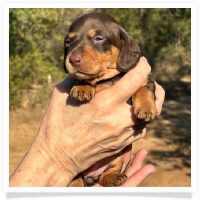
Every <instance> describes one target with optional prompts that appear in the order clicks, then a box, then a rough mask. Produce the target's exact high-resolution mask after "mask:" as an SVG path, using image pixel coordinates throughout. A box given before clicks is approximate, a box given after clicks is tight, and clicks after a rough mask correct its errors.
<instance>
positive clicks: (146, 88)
mask: <svg viewBox="0 0 200 200" xmlns="http://www.w3.org/2000/svg"><path fill="white" fill-rule="evenodd" d="M140 57H141V52H140V48H139V46H138V45H137V44H136V42H135V41H134V39H133V38H132V37H131V36H130V35H129V34H128V33H127V32H126V31H125V30H124V29H123V28H122V27H121V26H120V25H119V24H118V23H117V22H116V21H115V20H114V19H113V18H112V17H110V16H108V15H105V14H101V13H90V14H86V15H83V16H81V17H79V18H78V19H76V20H75V21H74V22H73V23H72V24H71V26H70V27H69V33H68V34H67V36H66V37H65V55H64V64H65V70H66V71H67V73H69V75H70V76H72V77H73V78H75V79H76V80H77V81H76V83H75V84H74V86H73V87H72V89H71V92H70V96H71V97H72V98H74V99H77V100H79V101H88V100H90V99H92V98H93V97H94V96H95V93H97V92H99V91H101V90H103V89H105V88H107V87H110V86H112V85H113V84H114V83H115V82H116V81H118V80H119V79H120V78H121V77H122V76H123V75H124V73H126V72H128V71H129V70H131V69H132V68H134V67H135V65H136V64H137V62H138V60H139V59H140ZM132 105H133V112H134V114H135V115H136V116H137V118H139V119H141V120H143V121H145V122H149V121H151V120H153V119H155V118H156V117H157V110H156V107H155V84H154V78H153V76H152V74H149V76H148V77H147V79H146V80H145V82H144V83H143V85H142V86H141V88H140V89H139V90H138V91H137V92H136V93H135V94H134V95H133V96H132ZM110 161H112V162H110ZM122 165H123V156H122V155H121V154H119V155H116V157H112V158H110V159H104V160H102V161H100V162H99V163H97V164H96V165H94V166H92V167H91V168H90V169H89V171H91V170H93V172H94V173H92V174H93V175H91V173H87V171H88V170H86V171H85V172H83V173H82V174H79V175H78V176H77V177H76V178H75V179H74V180H73V181H72V182H71V184H70V186H77V187H81V186H90V185H92V184H93V183H95V182H98V183H99V184H100V185H102V186H118V185H120V184H122V183H123V182H124V181H125V180H126V175H125V174H124V173H123V172H121V168H122ZM88 174H90V176H87V175H88Z"/></svg>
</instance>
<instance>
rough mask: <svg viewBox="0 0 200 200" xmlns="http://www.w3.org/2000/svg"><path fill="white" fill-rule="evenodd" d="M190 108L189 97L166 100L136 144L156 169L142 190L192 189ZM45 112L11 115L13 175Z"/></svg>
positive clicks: (135, 148) (35, 111)
mask: <svg viewBox="0 0 200 200" xmlns="http://www.w3.org/2000/svg"><path fill="white" fill-rule="evenodd" d="M190 108H191V106H190V97H188V98H184V99H179V100H178V101H177V100H176V101H174V100H166V101H165V103H164V105H163V111H162V115H161V116H160V117H159V118H158V120H157V121H155V122H153V123H152V124H150V125H148V129H147V135H146V137H145V138H143V139H140V140H139V141H137V142H136V143H134V146H133V151H134V152H136V151H137V150H138V149H140V148H146V149H148V151H149V153H148V157H147V159H146V163H151V164H154V165H155V167H156V173H154V174H153V175H151V176H149V177H148V178H147V179H146V180H145V181H144V182H143V183H142V184H141V185H140V186H141V187H148V186H149V187H159V186H160V187H190V186H191V168H190V167H191V162H190V161H191V160H190V156H191V153H190V141H191V138H190V137H191V111H190ZM44 113H45V109H44V110H41V109H38V108H37V109H27V108H26V109H24V108H20V109H17V110H15V111H12V112H10V175H11V174H12V172H13V171H14V169H15V168H16V166H17V165H18V164H19V162H20V160H21V159H22V158H23V156H24V154H25V153H26V151H27V150H28V148H29V146H30V144H31V143H32V141H33V139H34V137H35V134H36V133H37V131H38V127H39V125H40V122H41V120H42V117H43V115H44Z"/></svg>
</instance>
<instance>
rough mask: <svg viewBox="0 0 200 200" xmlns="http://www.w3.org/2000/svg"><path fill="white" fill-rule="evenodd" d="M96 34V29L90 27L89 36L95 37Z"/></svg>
mask: <svg viewBox="0 0 200 200" xmlns="http://www.w3.org/2000/svg"><path fill="white" fill-rule="evenodd" d="M95 34H96V30H95V29H90V30H89V31H88V36H89V37H94V36H95Z"/></svg>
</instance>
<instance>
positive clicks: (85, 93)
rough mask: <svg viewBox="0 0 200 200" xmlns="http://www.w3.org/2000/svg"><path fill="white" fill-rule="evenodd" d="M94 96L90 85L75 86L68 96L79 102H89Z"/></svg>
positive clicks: (93, 90) (93, 89)
mask: <svg viewBox="0 0 200 200" xmlns="http://www.w3.org/2000/svg"><path fill="white" fill-rule="evenodd" d="M94 95H95V88H94V87H92V86H90V85H76V86H73V88H72V89H71V91H70V96H71V97H72V98H74V99H76V100H79V101H87V100H91V99H92V98H93V97H94Z"/></svg>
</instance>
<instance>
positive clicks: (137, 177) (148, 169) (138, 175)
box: [120, 165, 156, 187]
mask: <svg viewBox="0 0 200 200" xmlns="http://www.w3.org/2000/svg"><path fill="white" fill-rule="evenodd" d="M155 171H156V169H155V167H154V166H153V165H145V166H144V167H142V168H140V169H139V170H138V171H136V172H135V173H134V174H132V175H131V176H129V177H128V179H127V180H126V181H125V182H124V183H123V184H122V185H121V186H120V187H136V186H138V185H139V184H140V183H141V182H142V181H143V180H144V179H146V178H147V177H148V176H149V175H150V174H152V173H154V172H155Z"/></svg>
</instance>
